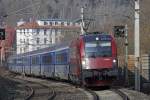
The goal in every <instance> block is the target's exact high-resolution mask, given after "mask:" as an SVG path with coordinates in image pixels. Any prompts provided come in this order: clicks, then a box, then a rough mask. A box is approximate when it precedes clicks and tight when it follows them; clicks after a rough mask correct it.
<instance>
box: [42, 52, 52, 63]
mask: <svg viewBox="0 0 150 100" xmlns="http://www.w3.org/2000/svg"><path fill="white" fill-rule="evenodd" d="M42 62H43V64H46V65H47V64H51V63H52V56H51V55H49V54H46V55H44V56H43V57H42Z"/></svg>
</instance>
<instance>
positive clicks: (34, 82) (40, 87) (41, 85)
mask: <svg viewBox="0 0 150 100" xmlns="http://www.w3.org/2000/svg"><path fill="white" fill-rule="evenodd" d="M21 79H22V78H15V80H18V81H23V83H24V84H25V85H26V88H28V89H27V90H28V96H26V97H22V98H23V99H18V100H41V99H42V100H53V99H55V100H60V98H62V99H63V98H64V100H65V99H68V98H71V100H88V99H89V100H92V99H93V100H129V98H128V97H127V96H126V95H125V94H124V93H123V92H122V91H120V90H119V89H111V90H106V91H105V90H97V91H94V90H89V89H88V90H87V89H85V91H88V92H89V93H90V94H91V96H92V99H91V98H89V97H88V96H86V95H84V94H83V95H81V93H78V91H77V90H78V89H76V88H72V87H74V86H68V85H66V84H63V83H61V82H51V81H46V80H41V79H36V78H27V77H26V78H24V79H25V80H21ZM68 90H69V91H68ZM80 92H81V91H80ZM74 93H75V94H74ZM75 95H76V96H75ZM112 97H113V98H114V99H113V98H112ZM87 98H88V99H87ZM15 100H16V99H15Z"/></svg>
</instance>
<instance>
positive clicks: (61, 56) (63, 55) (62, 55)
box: [56, 52, 67, 64]
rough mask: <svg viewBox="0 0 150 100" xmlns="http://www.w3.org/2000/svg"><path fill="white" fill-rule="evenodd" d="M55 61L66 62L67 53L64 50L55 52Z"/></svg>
mask: <svg viewBox="0 0 150 100" xmlns="http://www.w3.org/2000/svg"><path fill="white" fill-rule="evenodd" d="M56 62H57V63H58V64H64V63H66V62H67V53H66V52H64V53H60V54H57V55H56Z"/></svg>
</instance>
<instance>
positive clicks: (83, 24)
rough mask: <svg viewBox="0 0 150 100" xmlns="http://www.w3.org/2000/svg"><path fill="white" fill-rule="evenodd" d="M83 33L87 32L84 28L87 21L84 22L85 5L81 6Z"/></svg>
mask: <svg viewBox="0 0 150 100" xmlns="http://www.w3.org/2000/svg"><path fill="white" fill-rule="evenodd" d="M80 25H81V33H82V34H84V33H85V30H84V27H85V23H84V7H82V8H81V24H80Z"/></svg>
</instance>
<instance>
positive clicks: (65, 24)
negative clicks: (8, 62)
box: [16, 19, 80, 54]
mask: <svg viewBox="0 0 150 100" xmlns="http://www.w3.org/2000/svg"><path fill="white" fill-rule="evenodd" d="M66 32H68V33H74V34H76V33H79V32H80V24H79V23H73V22H72V21H68V20H61V19H41V20H30V21H29V22H25V21H23V20H21V21H19V22H18V23H17V27H16V46H17V54H19V53H25V52H29V51H34V50H37V49H40V48H45V47H49V46H50V45H52V44H55V43H59V42H61V40H63V38H64V37H65V36H64V35H65V34H64V33H66Z"/></svg>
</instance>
